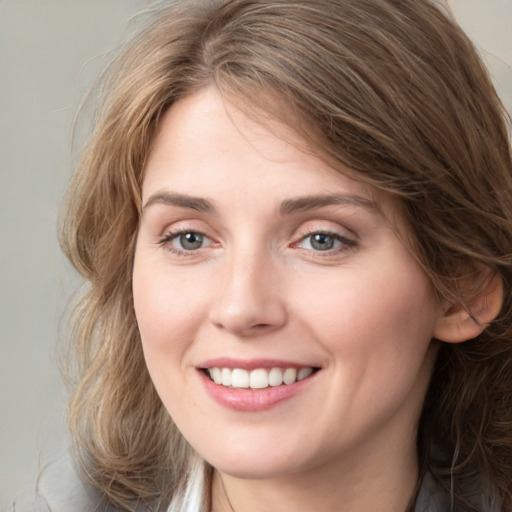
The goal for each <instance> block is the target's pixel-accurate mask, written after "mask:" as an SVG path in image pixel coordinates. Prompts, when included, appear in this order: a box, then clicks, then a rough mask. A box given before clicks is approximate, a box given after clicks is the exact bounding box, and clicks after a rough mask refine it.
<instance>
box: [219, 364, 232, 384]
mask: <svg viewBox="0 0 512 512" xmlns="http://www.w3.org/2000/svg"><path fill="white" fill-rule="evenodd" d="M220 374H221V379H222V385H223V386H231V383H232V378H231V370H230V369H229V368H222V371H221V372H220Z"/></svg>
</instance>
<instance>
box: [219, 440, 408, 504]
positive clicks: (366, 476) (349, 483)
mask: <svg viewBox="0 0 512 512" xmlns="http://www.w3.org/2000/svg"><path fill="white" fill-rule="evenodd" d="M410 441H411V442H410V443H409V447H408V449H407V450H404V443H403V439H402V442H401V443H400V446H398V445H395V443H393V442H392V441H391V442H390V443H389V444H388V445H387V446H386V447H385V449H382V450H380V452H379V451H377V452H376V451H372V448H373V447H368V448H367V453H364V452H361V450H357V456H356V454H355V453H354V454H353V456H351V454H347V457H346V458H345V459H344V460H343V461H338V462H337V463H336V464H325V465H323V466H319V467H315V468H314V469H311V470H307V471H301V472H299V473H295V474H292V475H286V476H278V477H274V478H268V479H257V480H253V479H243V478H237V477H235V476H232V475H227V474H225V473H221V472H218V471H216V472H215V473H214V477H213V487H212V512H263V511H265V512H267V511H268V510H279V511H280V512H292V511H293V512H296V511H297V510H318V511H321V512H362V511H368V510H378V511H379V512H405V511H406V510H407V507H408V505H409V503H410V501H411V498H412V496H413V494H414V490H415V487H416V484H417V479H418V462H417V454H416V443H415V436H411V439H410ZM333 466H336V467H333Z"/></svg>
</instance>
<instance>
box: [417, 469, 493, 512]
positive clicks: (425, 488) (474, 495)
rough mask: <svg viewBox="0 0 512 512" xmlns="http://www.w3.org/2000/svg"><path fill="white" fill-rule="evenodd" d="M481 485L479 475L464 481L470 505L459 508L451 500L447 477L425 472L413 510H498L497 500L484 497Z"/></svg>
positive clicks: (484, 511)
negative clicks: (488, 499)
mask: <svg viewBox="0 0 512 512" xmlns="http://www.w3.org/2000/svg"><path fill="white" fill-rule="evenodd" d="M483 487H484V486H483V484H482V480H481V478H479V477H475V478H474V479H472V480H471V481H466V482H465V485H464V491H465V495H466V496H467V498H468V500H469V501H470V502H471V504H472V506H470V507H469V508H466V507H463V508H461V507H460V506H458V505H455V504H454V503H453V502H452V497H451V494H450V490H449V489H450V481H449V478H446V477H445V478H442V477H435V476H433V475H432V474H431V473H427V474H426V475H425V477H424V478H423V480H422V482H421V487H420V490H419V493H418V497H417V500H416V504H415V507H414V511H413V512H469V509H471V510H478V511H479V512H499V511H500V510H501V508H500V507H499V504H498V503H497V502H494V501H493V500H491V501H490V502H489V501H487V500H486V499H484V495H485V493H483V492H482V489H483Z"/></svg>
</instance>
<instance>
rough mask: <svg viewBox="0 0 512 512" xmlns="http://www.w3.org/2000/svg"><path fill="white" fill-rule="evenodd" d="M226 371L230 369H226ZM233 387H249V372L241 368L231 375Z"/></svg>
mask: <svg viewBox="0 0 512 512" xmlns="http://www.w3.org/2000/svg"><path fill="white" fill-rule="evenodd" d="M225 369H226V370H227V369H228V368H225ZM231 386H232V387H234V388H248V387H249V372H248V371H247V370H242V369H240V368H235V369H234V370H233V372H232V373H231Z"/></svg>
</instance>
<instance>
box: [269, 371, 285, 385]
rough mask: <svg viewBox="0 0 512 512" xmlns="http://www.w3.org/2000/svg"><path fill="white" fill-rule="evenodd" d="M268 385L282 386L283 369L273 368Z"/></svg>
mask: <svg viewBox="0 0 512 512" xmlns="http://www.w3.org/2000/svg"><path fill="white" fill-rule="evenodd" d="M268 383H269V385H270V386H280V385H281V384H282V383H283V371H282V370H281V368H272V370H270V372H269V373H268Z"/></svg>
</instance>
